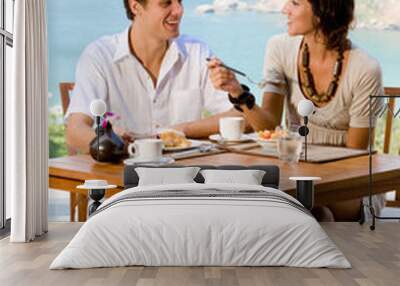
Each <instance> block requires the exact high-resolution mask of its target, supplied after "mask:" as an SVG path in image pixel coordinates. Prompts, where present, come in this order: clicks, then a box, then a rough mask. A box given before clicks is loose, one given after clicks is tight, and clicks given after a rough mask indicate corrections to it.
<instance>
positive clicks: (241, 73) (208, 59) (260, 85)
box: [206, 58, 267, 89]
mask: <svg viewBox="0 0 400 286" xmlns="http://www.w3.org/2000/svg"><path fill="white" fill-rule="evenodd" d="M206 60H207V62H209V61H211V58H206ZM221 67H224V68H226V69H227V70H230V71H232V72H234V73H236V74H238V75H240V76H242V77H244V78H246V79H247V80H248V81H249V82H250V83H252V84H254V85H256V86H257V87H258V88H259V89H263V88H264V87H265V85H266V84H267V81H266V80H265V79H263V80H261V81H259V82H256V81H254V80H253V79H251V77H249V76H248V75H247V74H245V73H244V72H242V71H240V70H237V69H235V68H232V67H230V66H227V65H225V64H224V63H221Z"/></svg>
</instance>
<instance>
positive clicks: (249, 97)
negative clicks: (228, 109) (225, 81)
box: [228, 84, 256, 112]
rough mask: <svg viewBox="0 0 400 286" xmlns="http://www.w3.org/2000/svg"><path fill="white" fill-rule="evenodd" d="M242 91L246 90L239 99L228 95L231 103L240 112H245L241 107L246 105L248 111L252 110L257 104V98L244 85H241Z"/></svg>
mask: <svg viewBox="0 0 400 286" xmlns="http://www.w3.org/2000/svg"><path fill="white" fill-rule="evenodd" d="M241 86H242V89H243V90H244V91H243V93H242V94H241V95H239V97H233V96H232V95H230V94H228V98H229V101H230V102H231V103H232V104H233V107H234V108H235V109H236V110H239V111H240V112H243V108H242V107H241V105H243V104H245V105H246V106H247V108H248V109H252V108H253V107H254V105H255V104H256V98H255V97H254V95H253V94H252V93H251V92H250V88H249V87H248V86H246V85H244V84H241Z"/></svg>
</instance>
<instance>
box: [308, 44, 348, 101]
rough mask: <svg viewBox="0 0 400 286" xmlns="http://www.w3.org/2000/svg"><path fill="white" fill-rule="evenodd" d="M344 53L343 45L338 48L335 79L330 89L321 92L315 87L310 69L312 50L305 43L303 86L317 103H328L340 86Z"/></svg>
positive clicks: (334, 69) (334, 72)
mask: <svg viewBox="0 0 400 286" xmlns="http://www.w3.org/2000/svg"><path fill="white" fill-rule="evenodd" d="M343 53H344V48H343V45H341V46H340V47H339V48H338V56H337V59H336V63H335V66H334V68H333V73H332V74H333V80H332V81H331V83H330V84H329V87H328V90H327V91H326V92H323V93H321V94H319V93H318V92H317V91H316V89H315V83H314V77H313V75H312V73H311V69H310V51H309V49H308V45H307V43H305V44H304V49H303V53H302V68H303V72H304V83H303V84H302V86H303V91H304V92H305V93H306V95H307V96H308V97H309V98H310V99H312V100H313V101H314V102H315V103H317V104H321V103H327V102H329V101H330V100H331V99H332V98H333V96H334V95H335V93H336V90H337V88H338V86H339V78H340V74H341V73H342V68H343V59H344V56H343Z"/></svg>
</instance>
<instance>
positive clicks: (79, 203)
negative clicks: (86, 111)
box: [59, 82, 88, 222]
mask: <svg viewBox="0 0 400 286" xmlns="http://www.w3.org/2000/svg"><path fill="white" fill-rule="evenodd" d="M74 86H75V84H74V83H73V82H61V83H60V85H59V88H60V96H61V105H62V111H63V115H65V113H66V111H67V109H68V106H69V102H70V98H69V94H70V92H71V91H72V90H73V89H74ZM67 151H68V155H76V154H77V151H76V150H75V149H73V148H72V147H71V146H68V145H67ZM69 194H70V197H69V214H70V221H71V222H73V221H75V209H76V207H78V208H79V214H80V215H79V217H78V221H86V214H87V210H86V208H87V204H88V195H87V194H86V192H82V193H81V192H79V193H77V192H75V190H74V191H71V192H69Z"/></svg>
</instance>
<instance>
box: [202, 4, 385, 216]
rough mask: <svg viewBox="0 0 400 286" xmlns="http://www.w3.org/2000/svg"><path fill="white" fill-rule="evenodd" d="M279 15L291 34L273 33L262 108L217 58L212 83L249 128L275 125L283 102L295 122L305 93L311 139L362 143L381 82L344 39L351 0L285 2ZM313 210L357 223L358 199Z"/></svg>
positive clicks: (374, 65)
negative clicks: (226, 95) (312, 110)
mask: <svg viewBox="0 0 400 286" xmlns="http://www.w3.org/2000/svg"><path fill="white" fill-rule="evenodd" d="M283 13H284V14H285V15H286V16H287V19H288V22H287V25H288V34H287V35H286V34H285V35H278V36H275V37H273V38H272V39H271V40H270V41H269V43H268V45H267V48H266V53H265V62H264V97H263V103H262V106H261V107H259V106H257V105H255V104H254V96H253V95H252V94H251V93H249V92H248V91H246V90H245V88H244V86H241V85H240V83H239V82H238V81H237V79H236V78H235V76H234V74H233V73H232V72H231V71H229V70H227V69H225V68H224V67H222V66H221V62H220V61H219V60H218V59H214V60H212V61H210V63H209V69H210V71H211V72H210V78H211V80H212V82H213V84H214V86H215V87H216V88H218V89H221V90H224V91H227V92H229V94H230V99H231V102H232V103H233V104H234V106H235V107H236V108H237V109H239V110H242V112H243V114H244V116H245V118H246V119H247V121H248V122H249V123H250V124H251V125H252V127H253V128H254V130H263V129H274V128H275V127H276V126H277V125H280V123H281V118H282V114H283V109H284V107H285V108H286V121H287V124H288V125H289V126H290V127H291V128H293V127H295V126H298V125H300V124H301V118H300V117H299V116H298V114H297V112H296V107H297V104H298V102H299V101H300V100H302V99H304V98H307V99H309V100H311V101H312V102H313V103H314V105H315V107H316V112H315V113H314V114H313V115H311V116H310V118H309V128H310V134H309V136H308V138H309V139H310V141H311V142H312V143H316V144H328V145H336V146H347V147H349V148H358V149H365V148H367V147H368V126H369V120H368V104H369V98H368V97H369V95H371V94H374V95H380V94H383V87H382V80H381V69H380V66H379V63H378V62H377V61H376V60H375V59H373V58H372V57H370V56H369V55H368V54H367V53H366V52H365V51H363V50H362V49H360V48H359V47H357V46H355V45H354V44H353V43H352V42H351V41H350V40H349V39H348V38H347V36H348V31H349V28H350V26H351V24H352V22H353V18H354V0H290V1H287V2H286V4H285V6H284V8H283ZM381 103H382V102H381V101H379V102H377V104H381ZM374 122H375V120H374ZM375 199H376V198H375ZM375 201H377V202H378V201H380V202H381V201H382V199H380V200H375ZM380 205H381V204H380ZM316 212H317V214H316V215H317V216H318V217H320V219H323V220H333V219H335V220H337V221H343V220H345V221H347V220H357V219H359V217H360V213H361V201H360V199H356V200H351V201H345V202H341V203H336V204H332V205H329V206H327V207H324V208H319V209H317V210H316Z"/></svg>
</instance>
